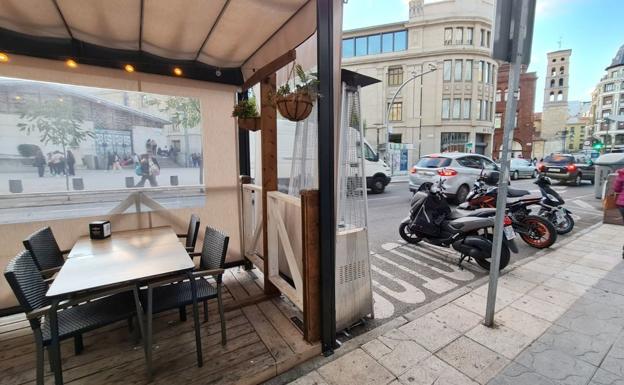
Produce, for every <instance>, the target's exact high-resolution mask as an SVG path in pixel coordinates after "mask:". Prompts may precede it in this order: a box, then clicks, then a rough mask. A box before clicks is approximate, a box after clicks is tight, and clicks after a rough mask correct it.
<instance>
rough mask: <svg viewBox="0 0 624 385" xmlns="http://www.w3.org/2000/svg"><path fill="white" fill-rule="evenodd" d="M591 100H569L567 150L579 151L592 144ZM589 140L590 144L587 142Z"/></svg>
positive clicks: (564, 139) (566, 130)
mask: <svg viewBox="0 0 624 385" xmlns="http://www.w3.org/2000/svg"><path fill="white" fill-rule="evenodd" d="M590 108H591V102H579V101H571V102H568V121H567V122H566V129H565V135H564V136H563V141H564V143H563V147H564V148H565V149H566V152H578V151H581V150H583V149H585V147H588V148H589V147H590V145H591V125H590V117H589V112H590ZM587 141H589V142H590V143H589V144H587V145H586V144H585V143H586V142H587Z"/></svg>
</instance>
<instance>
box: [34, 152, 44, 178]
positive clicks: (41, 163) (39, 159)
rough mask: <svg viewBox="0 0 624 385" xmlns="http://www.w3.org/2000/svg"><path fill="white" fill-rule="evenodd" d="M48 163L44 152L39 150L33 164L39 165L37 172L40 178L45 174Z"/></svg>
mask: <svg viewBox="0 0 624 385" xmlns="http://www.w3.org/2000/svg"><path fill="white" fill-rule="evenodd" d="M46 163H47V162H46V158H45V156H43V152H41V150H37V154H35V160H34V162H33V166H35V167H37V173H38V174H39V178H42V177H43V174H44V173H45V166H46Z"/></svg>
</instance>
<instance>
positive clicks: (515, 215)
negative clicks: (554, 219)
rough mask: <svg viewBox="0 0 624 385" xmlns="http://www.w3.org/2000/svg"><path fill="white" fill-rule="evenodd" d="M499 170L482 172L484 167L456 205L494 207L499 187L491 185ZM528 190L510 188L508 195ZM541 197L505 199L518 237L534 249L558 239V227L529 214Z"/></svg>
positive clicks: (466, 208)
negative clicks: (460, 202) (510, 200)
mask: <svg viewBox="0 0 624 385" xmlns="http://www.w3.org/2000/svg"><path fill="white" fill-rule="evenodd" d="M498 178H499V173H498V172H497V171H492V172H490V173H489V174H487V175H486V174H485V173H484V170H482V171H481V175H480V176H479V178H477V180H476V181H475V183H474V185H473V188H472V190H471V191H470V193H468V196H467V197H466V202H464V203H462V204H461V205H459V207H460V208H461V209H464V210H475V209H479V208H496V198H497V195H498V187H493V186H495V185H496V184H497V183H498ZM530 194H531V193H530V192H529V191H526V190H518V189H512V188H509V189H508V190H507V198H522V197H524V196H526V195H530ZM540 201H541V198H537V197H528V198H524V199H518V200H516V201H512V202H509V201H508V202H507V204H506V209H507V212H508V215H509V217H510V218H511V220H512V226H513V228H514V230H515V231H516V232H517V233H518V234H519V235H520V238H522V240H523V241H524V242H526V243H527V244H528V245H529V246H532V247H535V248H537V249H545V248H548V247H550V246H552V245H553V243H555V241H556V240H557V230H556V229H555V226H554V225H553V224H552V223H551V222H550V221H549V220H547V219H545V218H543V217H541V216H539V215H533V214H531V210H530V209H529V206H532V205H537V204H540Z"/></svg>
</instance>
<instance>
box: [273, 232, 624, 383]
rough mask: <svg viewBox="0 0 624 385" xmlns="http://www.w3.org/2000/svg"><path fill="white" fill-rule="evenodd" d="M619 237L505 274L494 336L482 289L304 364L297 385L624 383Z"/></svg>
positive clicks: (585, 243) (594, 237) (576, 246)
mask: <svg viewBox="0 0 624 385" xmlns="http://www.w3.org/2000/svg"><path fill="white" fill-rule="evenodd" d="M622 235H624V228H623V227H621V226H615V225H600V226H598V227H596V228H594V229H592V230H591V231H589V232H586V233H585V234H584V235H581V236H579V237H578V238H577V239H576V240H574V241H572V242H569V243H567V244H565V245H562V246H560V247H559V248H557V249H555V250H553V251H552V252H549V253H544V254H538V256H536V257H531V258H527V259H525V260H523V261H521V262H520V266H518V267H516V268H514V269H512V270H511V271H507V272H506V274H504V275H503V276H501V278H500V281H499V287H498V296H497V297H498V299H497V308H496V310H497V313H496V318H495V320H496V322H497V326H496V327H495V328H493V329H490V328H487V327H485V326H483V325H482V322H483V314H484V313H485V303H486V298H485V296H486V295H487V283H485V284H482V285H481V286H479V287H476V288H475V290H473V291H470V292H468V293H466V292H463V293H461V292H460V293H459V294H458V295H457V297H458V298H456V299H454V300H452V301H449V300H448V299H447V301H446V302H445V303H438V304H435V305H432V306H430V307H428V308H427V306H425V307H424V309H423V308H420V309H416V310H415V311H414V312H412V313H408V314H406V315H405V316H403V317H398V318H396V319H394V320H392V321H390V322H388V323H387V324H385V325H382V326H381V327H379V328H377V329H375V330H372V331H371V332H369V333H367V334H365V335H363V336H360V337H357V338H355V339H354V340H352V341H349V342H347V343H346V344H345V345H344V346H343V347H342V348H340V349H338V350H336V354H335V355H334V356H332V357H328V358H319V359H317V360H313V362H312V363H310V364H307V366H306V364H304V368H307V372H308V373H307V374H306V375H304V376H303V377H300V378H299V379H297V380H295V381H294V382H292V383H291V384H294V385H311V384H318V385H338V384H340V385H343V384H345V385H349V384H353V385H356V384H357V385H366V384H379V385H384V384H391V385H399V384H406V385H433V384H436V385H475V384H482V385H483V384H491V385H512V384H513V385H520V384H523V385H524V384H526V385H563V384H565V385H576V384H579V385H580V384H583V385H584V384H590V385H602V384H624V329H623V327H624V264H622V263H621V262H622V243H624V237H622ZM436 306H437V308H436ZM341 350H342V351H343V352H340V351H341ZM294 375H295V374H293V373H291V379H292V376H294ZM277 380H278V381H279V379H277ZM284 381H287V379H286V377H284V378H282V382H284Z"/></svg>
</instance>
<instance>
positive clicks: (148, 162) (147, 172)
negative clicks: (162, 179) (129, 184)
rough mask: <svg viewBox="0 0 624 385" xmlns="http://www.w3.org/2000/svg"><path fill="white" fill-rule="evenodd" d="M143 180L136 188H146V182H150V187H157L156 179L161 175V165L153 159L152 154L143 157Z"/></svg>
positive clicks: (141, 163) (141, 162)
mask: <svg viewBox="0 0 624 385" xmlns="http://www.w3.org/2000/svg"><path fill="white" fill-rule="evenodd" d="M139 164H140V171H141V180H140V181H139V183H137V184H136V187H143V186H145V181H147V180H149V182H150V186H152V187H157V186H158V183H157V182H156V177H157V176H158V175H160V165H159V164H158V161H157V160H156V159H155V158H152V156H151V155H150V154H143V155H141V161H140V163H139Z"/></svg>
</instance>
